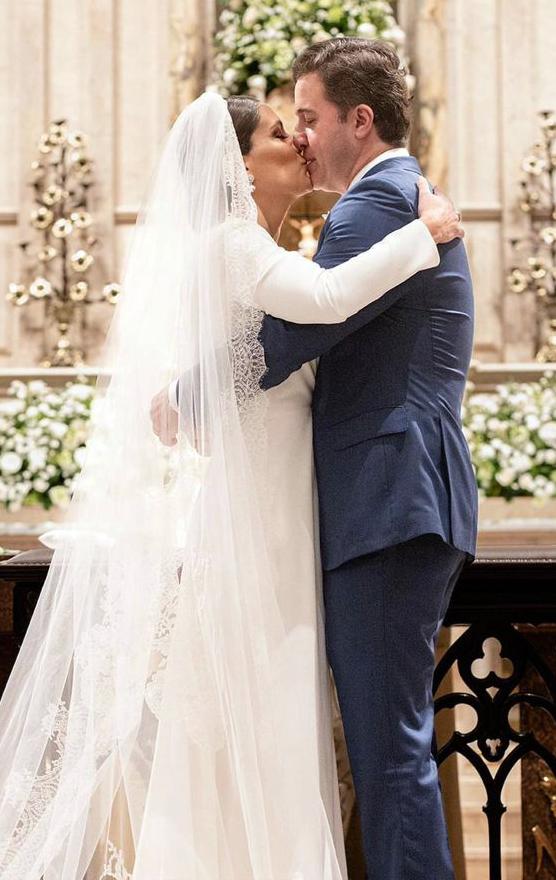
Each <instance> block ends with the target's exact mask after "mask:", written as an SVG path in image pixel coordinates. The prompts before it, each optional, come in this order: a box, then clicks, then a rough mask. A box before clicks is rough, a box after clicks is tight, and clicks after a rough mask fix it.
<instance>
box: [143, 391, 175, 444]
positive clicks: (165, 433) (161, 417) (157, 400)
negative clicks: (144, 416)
mask: <svg viewBox="0 0 556 880" xmlns="http://www.w3.org/2000/svg"><path fill="white" fill-rule="evenodd" d="M150 413H151V422H152V426H153V431H154V433H155V434H156V436H157V437H158V439H159V440H160V442H161V443H163V444H164V445H165V446H175V444H176V443H177V439H178V438H177V435H178V413H177V412H176V411H175V410H174V409H172V407H171V406H170V401H169V400H168V388H167V387H165V388H163V389H162V391H159V392H158V394H155V396H154V397H153V399H152V400H151V410H150Z"/></svg>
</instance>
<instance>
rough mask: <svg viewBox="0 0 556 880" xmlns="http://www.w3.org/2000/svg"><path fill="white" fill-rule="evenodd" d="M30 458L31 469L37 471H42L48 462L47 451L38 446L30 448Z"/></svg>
mask: <svg viewBox="0 0 556 880" xmlns="http://www.w3.org/2000/svg"><path fill="white" fill-rule="evenodd" d="M28 459H29V467H30V468H31V470H33V471H35V472H37V471H40V470H42V468H43V467H44V466H45V464H46V451H45V450H44V449H43V448H40V447H38V446H37V447H35V448H34V449H30V450H29V454H28Z"/></svg>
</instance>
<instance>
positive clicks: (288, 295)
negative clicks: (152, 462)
mask: <svg viewBox="0 0 556 880" xmlns="http://www.w3.org/2000/svg"><path fill="white" fill-rule="evenodd" d="M249 235H250V236H253V235H256V236H257V260H258V263H259V265H261V266H264V267H265V268H264V270H263V271H262V274H261V277H260V278H259V280H258V283H257V287H256V290H255V304H256V305H257V306H258V307H259V308H261V309H262V310H263V311H265V312H266V313H267V314H270V315H274V316H275V317H276V318H284V319H286V320H287V321H291V322H293V323H296V324H337V323H341V322H343V321H345V320H346V318H349V317H350V315H353V314H355V313H356V312H358V311H359V310H360V309H362V308H363V307H364V306H366V305H368V304H369V303H371V302H373V301H374V300H376V299H379V298H380V297H381V296H383V295H384V294H385V293H386V292H387V291H388V290H391V289H392V288H393V287H397V286H398V285H399V284H401V283H402V282H403V281H406V280H407V279H408V278H410V277H411V276H412V275H414V274H415V273H416V272H419V271H421V270H422V269H429V268H431V267H432V266H437V265H438V263H439V261H440V258H439V255H438V250H437V247H436V244H435V241H434V239H433V237H432V235H431V232H430V231H429V229H428V228H427V226H426V225H425V223H424V222H423V221H422V220H414V221H413V222H412V223H408V224H407V225H406V226H403V227H402V228H401V229H396V230H395V231H394V232H391V233H390V234H389V235H387V236H385V238H383V239H382V240H381V241H379V242H377V243H376V244H374V245H373V246H372V247H371V248H369V250H367V251H364V252H363V253H361V254H358V255H357V256H356V257H352V258H351V259H350V260H346V262H345V263H342V264H341V265H339V266H335V267H334V268H333V269H322V268H321V267H320V266H319V265H318V264H317V263H313V262H311V261H310V260H307V258H306V257H302V256H301V254H299V253H297V252H296V251H287V250H285V249H284V248H282V247H279V245H277V244H276V242H275V241H274V239H272V238H271V236H270V235H269V234H268V233H267V232H265V230H264V229H263V228H262V227H260V226H257V228H256V229H253V228H251V229H250V230H249ZM178 394H179V390H178V382H177V380H176V381H174V382H172V383H170V385H169V387H168V400H169V403H170V406H171V407H172V409H174V410H176V411H177V409H178Z"/></svg>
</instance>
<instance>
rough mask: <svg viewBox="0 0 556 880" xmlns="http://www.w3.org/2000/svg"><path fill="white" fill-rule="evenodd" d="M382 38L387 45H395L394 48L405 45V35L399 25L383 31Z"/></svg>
mask: <svg viewBox="0 0 556 880" xmlns="http://www.w3.org/2000/svg"><path fill="white" fill-rule="evenodd" d="M380 38H381V40H386V42H387V43H393V44H394V46H403V44H404V43H405V33H404V31H403V30H402V29H401V27H399V25H393V27H391V28H389V29H388V30H386V31H383V32H382V33H381V35H380Z"/></svg>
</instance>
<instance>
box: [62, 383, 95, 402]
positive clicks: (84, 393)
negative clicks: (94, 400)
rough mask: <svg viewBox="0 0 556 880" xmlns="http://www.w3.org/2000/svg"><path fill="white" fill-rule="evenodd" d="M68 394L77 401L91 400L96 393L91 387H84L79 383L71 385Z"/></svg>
mask: <svg viewBox="0 0 556 880" xmlns="http://www.w3.org/2000/svg"><path fill="white" fill-rule="evenodd" d="M66 393H67V394H68V395H69V397H74V398H76V399H77V400H89V398H90V397H92V396H93V394H94V391H93V389H92V387H91V386H90V385H83V384H81V383H79V382H75V383H74V384H73V385H70V387H69V388H68V389H67V391H66Z"/></svg>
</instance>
